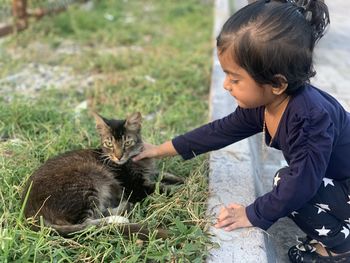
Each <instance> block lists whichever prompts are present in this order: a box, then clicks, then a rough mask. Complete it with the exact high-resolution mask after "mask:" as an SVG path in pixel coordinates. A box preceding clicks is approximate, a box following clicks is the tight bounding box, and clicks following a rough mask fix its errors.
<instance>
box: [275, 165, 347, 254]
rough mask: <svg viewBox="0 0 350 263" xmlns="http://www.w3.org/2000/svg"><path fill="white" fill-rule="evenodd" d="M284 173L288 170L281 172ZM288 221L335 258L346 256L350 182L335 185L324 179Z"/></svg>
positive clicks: (332, 181)
mask: <svg viewBox="0 0 350 263" xmlns="http://www.w3.org/2000/svg"><path fill="white" fill-rule="evenodd" d="M284 169H289V167H285V168H282V169H281V170H284ZM281 170H280V171H281ZM277 174H278V172H277V173H276V175H277ZM289 217H290V218H291V219H292V220H293V221H294V222H295V223H296V224H297V225H298V226H299V227H300V229H301V230H302V231H303V232H305V233H306V234H307V236H309V237H311V238H312V239H315V240H317V241H318V242H320V243H321V244H322V245H324V246H325V247H326V248H328V249H329V250H330V251H332V252H334V253H336V254H341V253H345V252H349V251H350V179H349V180H344V181H335V180H332V179H328V178H324V179H323V182H322V184H321V186H320V188H319V190H318V192H317V194H316V195H315V196H314V197H313V198H312V199H311V200H310V201H309V202H308V203H306V204H305V205H304V206H303V207H302V208H301V209H299V210H297V211H294V212H292V213H291V214H290V215H289Z"/></svg>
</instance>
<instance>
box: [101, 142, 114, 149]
mask: <svg viewBox="0 0 350 263" xmlns="http://www.w3.org/2000/svg"><path fill="white" fill-rule="evenodd" d="M103 145H104V146H105V147H107V148H112V147H113V143H112V142H111V141H104V142H103Z"/></svg>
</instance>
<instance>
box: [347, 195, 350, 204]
mask: <svg viewBox="0 0 350 263" xmlns="http://www.w3.org/2000/svg"><path fill="white" fill-rule="evenodd" d="M348 198H349V201H348V202H347V203H348V204H349V205H350V195H348Z"/></svg>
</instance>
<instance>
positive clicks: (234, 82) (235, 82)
mask: <svg viewBox="0 0 350 263" xmlns="http://www.w3.org/2000/svg"><path fill="white" fill-rule="evenodd" d="M230 82H231V83H232V84H237V83H238V80H237V79H231V80H230Z"/></svg>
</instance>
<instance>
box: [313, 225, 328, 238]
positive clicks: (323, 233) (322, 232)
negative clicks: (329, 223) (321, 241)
mask: <svg viewBox="0 0 350 263" xmlns="http://www.w3.org/2000/svg"><path fill="white" fill-rule="evenodd" d="M315 231H317V232H318V235H319V236H328V233H329V232H330V231H331V230H330V229H326V228H325V226H322V228H321V229H315Z"/></svg>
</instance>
